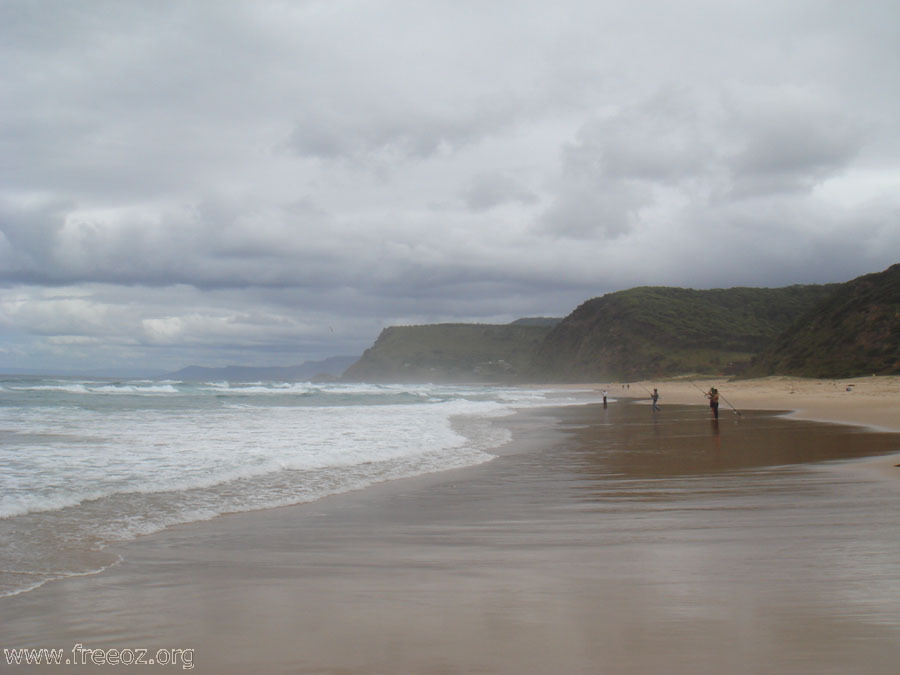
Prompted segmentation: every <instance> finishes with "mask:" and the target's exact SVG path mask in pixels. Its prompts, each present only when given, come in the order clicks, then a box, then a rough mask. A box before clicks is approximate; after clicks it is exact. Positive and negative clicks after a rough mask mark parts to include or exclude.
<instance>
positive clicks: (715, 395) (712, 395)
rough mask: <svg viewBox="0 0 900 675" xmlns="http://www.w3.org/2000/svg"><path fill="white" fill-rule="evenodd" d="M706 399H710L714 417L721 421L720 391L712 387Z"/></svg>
mask: <svg viewBox="0 0 900 675" xmlns="http://www.w3.org/2000/svg"><path fill="white" fill-rule="evenodd" d="M706 398H708V399H709V409H710V410H711V411H712V414H713V417H715V418H716V419H719V390H718V389H716V388H715V387H710V388H709V391H708V392H707V393H706Z"/></svg>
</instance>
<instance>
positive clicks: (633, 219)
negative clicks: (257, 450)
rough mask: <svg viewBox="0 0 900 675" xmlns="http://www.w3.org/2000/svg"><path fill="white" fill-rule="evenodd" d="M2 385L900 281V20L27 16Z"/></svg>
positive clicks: (534, 10)
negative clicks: (388, 333) (883, 276)
mask: <svg viewBox="0 0 900 675" xmlns="http://www.w3.org/2000/svg"><path fill="white" fill-rule="evenodd" d="M0 59H2V63H3V64H4V65H3V69H2V75H0V150H2V151H0V177H2V180H0V370H2V369H4V368H46V369H60V370H62V369H79V368H81V369H94V368H110V369H119V368H140V369H146V370H159V371H164V370H169V369H175V368H179V367H181V366H184V365H188V364H191V363H195V364H201V365H225V364H227V363H237V364H246V365H274V364H283V365H289V364H294V363H300V362H302V361H304V360H307V359H318V358H324V357H327V356H332V355H338V354H358V353H361V352H362V350H363V349H365V348H366V347H368V346H369V345H370V344H371V343H372V341H373V340H374V339H375V338H376V337H377V335H378V333H379V331H380V330H381V329H382V328H383V327H384V326H387V325H392V324H398V323H426V322H437V321H487V322H502V321H508V320H512V319H515V318H518V317H521V316H534V315H544V316H547V315H554V316H564V315H565V314H568V313H569V312H570V311H571V310H572V309H574V307H575V306H576V305H578V304H579V303H580V302H582V301H584V300H586V299H588V298H590V297H594V296H597V295H601V294H603V293H606V292H610V291H614V290H620V289H624V288H629V287H632V286H637V285H643V284H659V285H678V286H691V287H695V288H711V287H729V286H736V285H750V286H781V285H785V284H792V283H824V282H832V281H845V280H848V279H850V278H853V277H855V276H858V275H860V274H865V273H868V272H874V271H880V270H882V269H884V268H886V267H888V266H889V265H890V264H892V263H894V262H897V261H898V260H900V189H898V188H900V125H898V124H897V120H900V87H898V86H897V82H900V5H898V3H897V2H895V1H894V0H884V1H878V0H862V1H861V2H855V3H848V2H838V1H828V0H814V1H813V0H810V1H802V0H790V1H788V2H785V1H784V0H753V2H750V1H749V0H747V1H745V2H731V3H715V2H708V1H706V0H683V1H681V2H678V3H672V2H668V1H663V0H649V1H648V2H640V3H635V2H631V1H629V0H560V1H558V2H555V3H548V2H546V1H545V0H542V1H540V2H537V1H535V2H530V1H527V0H525V1H523V0H493V1H492V2H483V1H481V0H478V1H476V0H471V1H470V0H409V1H406V0H371V1H367V0H322V1H319V0H306V1H303V0H296V1H293V2H291V1H287V0H283V1H277V0H260V1H253V2H250V1H247V2H231V1H227V0H225V1H223V0H208V1H202V0H192V1H191V2H181V1H178V2H174V1H173V2H167V1H165V0H153V1H151V0H146V1H128V0H81V1H80V2H65V1H63V0H48V1H46V2H33V1H32V0H4V1H3V2H2V3H0Z"/></svg>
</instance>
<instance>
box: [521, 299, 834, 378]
mask: <svg viewBox="0 0 900 675" xmlns="http://www.w3.org/2000/svg"><path fill="white" fill-rule="evenodd" d="M834 289H835V287H834V286H818V285H816V286H789V287H786V288H730V289H714V290H705V291H698V290H692V289H684V288H669V287H640V288H633V289H630V290H627V291H619V292H616V293H610V294H608V295H604V296H602V297H599V298H594V299H592V300H588V301H587V302H585V303H584V304H582V305H581V306H579V307H578V308H577V309H576V310H575V311H574V312H572V314H570V315H569V316H568V317H566V318H565V319H564V320H563V321H562V322H561V323H560V324H559V325H557V326H556V327H555V328H554V329H553V330H552V331H551V332H550V333H549V334H548V335H547V337H546V338H545V340H544V342H543V344H542V345H541V346H540V348H539V349H538V350H537V352H536V354H535V359H534V362H533V363H532V366H531V368H530V369H529V371H528V376H529V377H530V378H531V379H535V380H540V381H556V382H561V381H568V382H579V381H580V382H586V381H609V380H623V381H627V380H635V379H642V378H648V377H662V376H671V375H677V374H683V373H736V372H739V371H740V370H741V369H743V368H746V367H747V366H748V365H749V363H750V361H751V359H752V358H753V357H754V356H755V355H757V354H759V353H760V352H762V351H763V350H764V349H765V348H766V347H768V346H769V344H770V343H771V342H772V341H773V340H774V339H775V337H776V336H778V335H779V334H780V333H781V332H782V331H783V330H785V329H786V328H787V327H788V326H789V325H791V324H792V323H793V322H794V321H795V320H796V319H797V317H798V316H800V315H803V314H805V313H806V312H807V311H809V309H810V308H811V307H812V306H814V305H816V304H817V303H819V302H821V301H822V300H823V299H824V298H825V297H827V296H828V295H829V294H830V293H831V292H833V291H834Z"/></svg>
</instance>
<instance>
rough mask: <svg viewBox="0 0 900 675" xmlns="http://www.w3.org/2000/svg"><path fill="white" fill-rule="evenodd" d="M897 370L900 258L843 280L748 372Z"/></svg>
mask: <svg viewBox="0 0 900 675" xmlns="http://www.w3.org/2000/svg"><path fill="white" fill-rule="evenodd" d="M896 373H900V264H896V265H893V266H891V267H889V268H888V269H886V270H885V271H884V272H878V273H875V274H867V275H865V276H862V277H859V278H857V279H854V280H853V281H849V282H847V283H846V284H841V285H840V286H839V287H838V288H836V289H835V290H834V292H833V293H832V294H830V295H829V297H827V298H826V299H824V300H823V301H822V302H820V303H817V304H816V305H815V306H813V307H811V308H810V309H809V310H807V311H806V312H804V313H803V315H802V316H800V317H799V318H798V320H797V321H796V322H795V323H794V324H793V325H791V326H790V327H789V328H788V329H787V330H786V331H785V332H783V333H782V334H781V335H779V336H778V337H777V338H776V339H775V340H774V341H773V342H772V344H771V345H769V347H768V348H767V349H766V350H765V351H764V353H763V354H761V355H760V356H759V358H757V359H756V360H755V361H754V363H753V365H752V366H751V367H750V369H748V371H747V375H748V376H765V375H772V374H779V375H798V376H801V377H854V376H858V375H870V374H875V375H891V374H896Z"/></svg>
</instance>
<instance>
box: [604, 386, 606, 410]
mask: <svg viewBox="0 0 900 675" xmlns="http://www.w3.org/2000/svg"><path fill="white" fill-rule="evenodd" d="M603 407H604V408H605V407H606V389H604V390H603Z"/></svg>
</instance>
